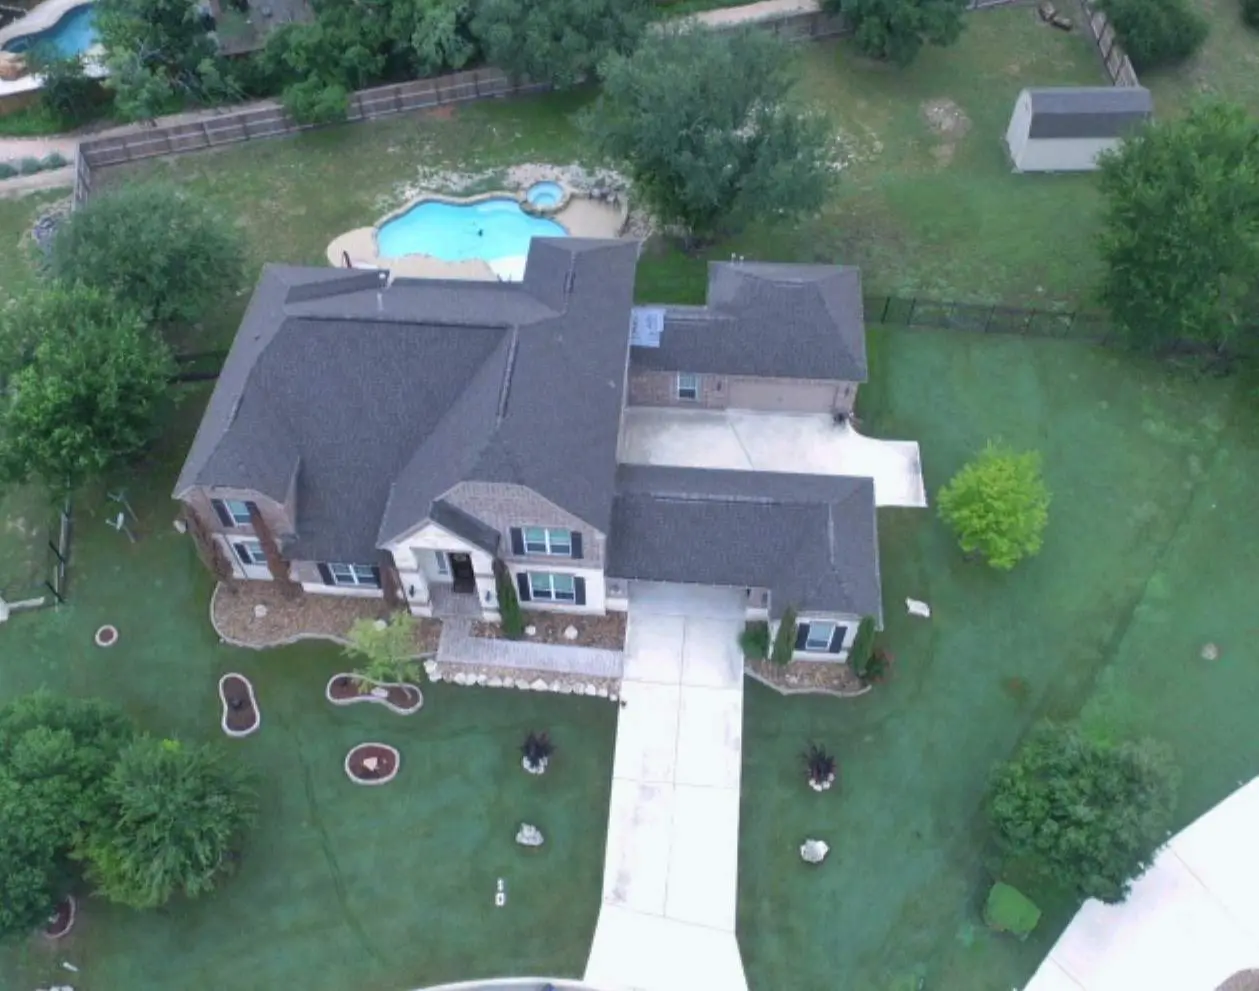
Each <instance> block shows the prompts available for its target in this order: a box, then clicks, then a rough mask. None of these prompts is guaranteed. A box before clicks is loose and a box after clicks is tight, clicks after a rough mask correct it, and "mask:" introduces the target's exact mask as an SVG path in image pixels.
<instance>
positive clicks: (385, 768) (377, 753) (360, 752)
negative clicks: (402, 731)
mask: <svg viewBox="0 0 1259 991" xmlns="http://www.w3.org/2000/svg"><path fill="white" fill-rule="evenodd" d="M369 757H375V758H376V759H377V760H378V761H379V763H378V764H377V765H376V769H375V770H374V771H370V770H368V769H367V765H366V764H365V761H366V760H367V759H368V758H369ZM346 768H347V770H348V771H349V773H350V774H351V775H352V776H353V777H355V778H357V779H358V780H359V781H376V780H381V779H385V778H389V777H392V776H393V774H394V772H395V771H397V769H398V757H397V754H395V753H394V752H393V750H391V749H390V748H389V747H385V746H381V745H380V744H378V743H360V744H359V745H358V746H357V747H355V748H354V749H353V750H351V751H350V753H349V756H348V758H347V760H346Z"/></svg>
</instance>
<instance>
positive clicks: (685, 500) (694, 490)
mask: <svg viewBox="0 0 1259 991" xmlns="http://www.w3.org/2000/svg"><path fill="white" fill-rule="evenodd" d="M607 573H608V575H609V577H614V578H626V579H640V580H647V581H665V582H694V583H701V584H709V585H729V586H735V587H739V586H744V587H761V588H768V589H769V590H770V609H771V615H773V616H774V618H778V617H780V616H781V615H782V612H783V610H784V609H786V608H787V607H788V606H793V607H794V608H796V609H797V610H799V611H800V612H807V611H810V610H812V611H819V612H842V613H852V614H856V615H859V616H875V617H877V618H878V619H879V620H880V623H881V621H882V615H883V610H882V596H881V594H880V581H879V543H878V526H877V521H876V514H875V508H874V482H873V481H872V480H871V479H869V478H848V477H843V476H828V475H790V474H779V473H774V472H751V471H713V470H708V469H695V468H665V467H657V466H641V465H636V466H630V465H622V466H621V467H620V469H618V472H617V495H616V502H615V505H614V507H613V511H612V530H611V532H610V535H609V538H608V558H607Z"/></svg>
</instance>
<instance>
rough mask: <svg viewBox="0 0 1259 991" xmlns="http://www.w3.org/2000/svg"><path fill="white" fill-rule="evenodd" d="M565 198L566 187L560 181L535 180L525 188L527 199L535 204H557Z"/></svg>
mask: <svg viewBox="0 0 1259 991" xmlns="http://www.w3.org/2000/svg"><path fill="white" fill-rule="evenodd" d="M563 198H564V187H563V186H561V185H560V184H559V183H558V182H535V183H534V184H533V185H532V186H530V187H529V188H528V189H527V190H525V199H527V200H528V201H529V202H530V203H532V204H533V205H534V206H557V205H558V204H559V202H560V200H562V199H563Z"/></svg>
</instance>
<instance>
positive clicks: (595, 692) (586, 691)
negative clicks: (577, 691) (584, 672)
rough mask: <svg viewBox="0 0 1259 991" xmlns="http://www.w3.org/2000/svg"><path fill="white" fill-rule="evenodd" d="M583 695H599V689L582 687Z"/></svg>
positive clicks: (590, 686)
mask: <svg viewBox="0 0 1259 991" xmlns="http://www.w3.org/2000/svg"><path fill="white" fill-rule="evenodd" d="M581 693H582V694H583V695H598V694H599V689H597V688H596V687H595V686H594V685H582V686H581Z"/></svg>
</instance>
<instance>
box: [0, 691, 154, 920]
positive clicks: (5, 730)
mask: <svg viewBox="0 0 1259 991" xmlns="http://www.w3.org/2000/svg"><path fill="white" fill-rule="evenodd" d="M131 737H132V729H131V725H130V723H128V721H127V719H126V717H125V716H123V714H122V713H121V712H119V711H118V710H117V709H114V708H113V707H111V706H109V705H107V704H106V703H103V702H99V701H94V700H90V699H73V698H61V697H56V696H52V695H49V694H45V693H40V694H36V695H28V696H21V697H18V698H15V699H13V700H12V701H10V702H8V703H7V704H5V705H4V706H3V707H0V809H2V810H3V814H2V815H0V877H3V882H2V883H0V936H8V935H17V934H24V933H27V932H30V931H31V930H33V929H35V928H37V927H39V926H41V925H43V924H44V923H45V922H47V920H48V916H49V914H50V913H51V912H52V909H53V907H54V906H55V905H56V903H57V901H58V899H60V898H61V897H63V896H64V895H65V894H66V893H67V892H68V891H69V889H70V887H71V886H72V885H73V883H74V881H75V879H76V877H77V871H76V869H75V865H74V862H73V860H72V854H73V852H74V850H75V849H76V848H77V846H78V845H79V843H81V842H82V840H83V838H84V837H85V836H86V835H87V834H88V833H90V832H91V831H93V830H95V829H97V828H98V827H99V826H100V824H101V822H102V819H103V817H104V816H105V815H106V814H107V813H106V806H105V801H104V789H103V782H104V780H105V778H106V776H107V775H108V774H109V771H110V768H111V767H112V766H113V763H114V761H115V760H116V758H117V755H118V753H119V752H120V751H121V749H122V748H123V747H124V746H125V745H126V743H127V742H128V741H129V740H130V739H131Z"/></svg>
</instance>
